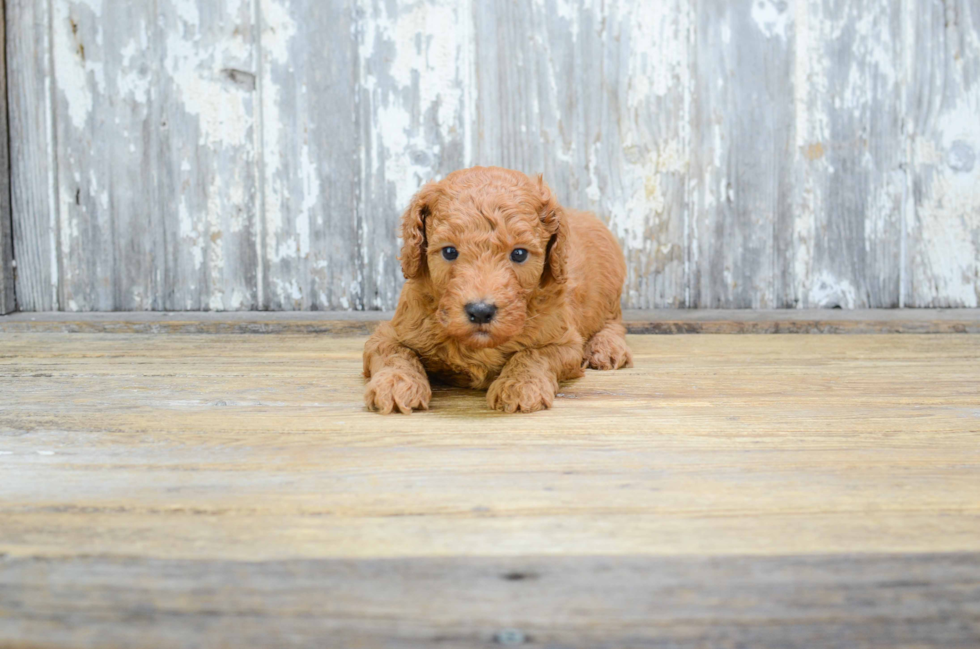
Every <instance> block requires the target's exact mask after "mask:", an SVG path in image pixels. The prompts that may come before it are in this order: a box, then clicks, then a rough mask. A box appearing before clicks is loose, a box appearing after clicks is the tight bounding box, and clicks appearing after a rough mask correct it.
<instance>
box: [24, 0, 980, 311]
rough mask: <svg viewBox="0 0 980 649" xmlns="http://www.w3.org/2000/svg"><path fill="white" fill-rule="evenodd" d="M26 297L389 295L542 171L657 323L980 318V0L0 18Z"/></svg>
mask: <svg viewBox="0 0 980 649" xmlns="http://www.w3.org/2000/svg"><path fill="white" fill-rule="evenodd" d="M7 5H8V13H9V16H8V32H9V44H8V48H9V49H8V51H9V57H10V61H11V66H10V78H9V82H10V85H11V104H10V121H11V127H12V133H13V138H12V140H13V141H12V149H11V150H12V154H13V170H12V180H13V205H14V214H15V218H14V234H15V250H16V254H17V262H18V267H19V272H18V275H17V291H18V300H19V304H20V307H21V308H23V309H25V310H50V309H62V310H119V309H121V310H143V309H156V310H197V309H212V310H220V309H289V310H291V309H378V308H391V307H392V306H393V304H394V303H395V301H396V299H397V294H398V289H399V286H400V273H399V270H398V264H397V261H396V253H397V241H396V238H395V223H396V221H397V218H398V216H399V214H400V213H401V211H402V210H403V209H404V207H405V205H406V203H407V201H408V200H409V197H410V196H411V194H412V193H413V192H414V191H415V189H416V188H417V187H418V186H419V185H420V183H422V182H423V181H425V180H427V179H429V178H432V177H436V176H439V175H442V174H445V173H446V172H448V171H450V170H453V169H456V168H459V167H464V166H469V165H473V164H498V165H503V166H507V167H512V168H518V169H522V170H525V171H529V172H535V171H542V172H544V173H545V176H546V178H547V179H548V181H549V182H550V183H551V185H552V186H553V187H554V188H555V189H556V190H557V192H558V194H559V195H560V197H561V198H562V200H563V201H564V202H565V203H567V204H569V205H573V206H576V207H582V208H589V209H594V210H596V211H597V212H598V213H599V214H600V215H602V216H603V218H605V219H607V221H608V222H609V224H610V226H611V227H612V229H613V231H614V232H615V233H616V234H617V235H618V237H619V238H620V240H621V241H622V244H623V246H624V248H625V250H626V253H627V257H628V259H629V263H630V273H629V279H628V286H627V291H626V295H625V303H626V305H627V306H629V307H633V308H649V307H739V308H741V307H754V308H780V307H831V306H842V307H845V308H848V307H854V308H857V307H894V306H923V307H925V306H932V307H939V306H969V307H975V306H978V305H980V164H977V160H976V158H977V152H978V151H980V0H946V1H945V2H939V1H937V0H835V1H831V0H797V1H795V2H793V1H776V0H662V1H658V2H648V1H646V0H606V1H605V2H598V1H595V2H588V1H585V0H582V1H579V2H576V1H571V0H535V1H533V2H532V1H528V2H523V1H520V2H518V1H514V0H493V1H488V2H475V1H472V0H460V1H451V0H425V1H420V2H394V1H393V0H388V1H383V0H350V1H348V2H322V1H318V0H209V1H207V2H205V1H204V0H157V1H155V2H150V1H149V0H137V1H132V0H49V1H48V2H39V1H38V0H7Z"/></svg>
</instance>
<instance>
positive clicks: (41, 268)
mask: <svg viewBox="0 0 980 649" xmlns="http://www.w3.org/2000/svg"><path fill="white" fill-rule="evenodd" d="M6 11H7V16H6V18H7V30H6V36H7V56H8V60H9V61H10V62H11V63H10V65H8V66H7V82H8V84H9V85H8V93H7V97H8V106H7V109H8V111H9V117H10V181H11V188H10V198H11V210H12V213H13V234H14V245H15V247H16V250H17V264H18V269H17V281H16V294H17V301H18V306H19V308H21V309H22V310H24V311H52V310H57V309H59V307H60V306H61V300H60V296H59V283H60V280H59V267H60V264H59V249H60V245H59V243H58V238H59V226H58V217H57V202H56V198H55V192H54V188H55V183H56V178H55V177H56V173H57V165H56V164H55V160H54V146H55V141H54V133H53V129H52V107H51V86H50V84H51V56H50V51H51V50H50V40H51V39H50V33H51V30H50V18H51V17H50V13H49V4H48V3H43V2H35V0H6Z"/></svg>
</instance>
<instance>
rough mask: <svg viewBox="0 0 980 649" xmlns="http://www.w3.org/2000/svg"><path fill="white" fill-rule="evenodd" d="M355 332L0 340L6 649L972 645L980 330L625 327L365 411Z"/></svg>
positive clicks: (1, 613) (1, 604)
mask: <svg viewBox="0 0 980 649" xmlns="http://www.w3.org/2000/svg"><path fill="white" fill-rule="evenodd" d="M363 342H364V337H354V338H335V337H315V336H276V335H270V336H127V335H116V336H99V335H84V334H75V335H61V334H3V335H0V394H3V402H2V408H0V645H3V646H11V647H21V646H25V647H27V646H29V647H104V646H120V647H129V646H145V645H147V644H152V645H154V646H162V647H191V646H202V645H207V646H211V645H215V644H221V643H224V644H227V645H229V646H270V645H275V646H323V645H324V644H326V645H337V646H368V647H382V646H396V647H398V646H429V645H439V646H450V647H470V646H487V645H490V644H492V643H493V642H498V643H499V642H501V639H504V640H508V639H513V638H515V637H516V638H520V637H521V636H520V635H515V633H514V631H510V632H508V631H507V630H508V629H517V630H519V631H520V634H522V635H523V637H524V639H525V640H526V641H527V642H529V643H531V644H540V645H542V646H553V647H596V646H599V647H610V648H612V647H620V646H642V647H667V646H681V647H715V646H759V647H786V646H789V647H813V646H840V647H923V646H944V647H948V646H953V647H964V648H966V647H973V646H975V645H976V643H977V640H978V637H980V609H978V601H980V600H978V596H977V594H978V588H980V574H978V573H977V566H978V565H980V562H978V558H980V504H978V503H980V501H978V499H977V497H976V496H977V494H978V493H980V451H978V449H980V445H978V444H977V440H978V438H980V409H978V406H980V402H978V400H977V392H976V386H977V384H978V382H980V343H978V339H977V337H976V336H888V335H877V336H817V337H797V336H741V337H731V336H711V337H698V336H664V337H658V336H640V337H636V336H634V337H631V338H630V344H631V345H632V347H633V350H634V353H635V356H636V367H635V368H633V369H630V370H624V371H620V372H615V373H601V372H589V373H588V374H587V375H586V377H585V378H584V379H581V380H578V381H575V382H572V383H569V384H566V385H564V386H563V387H562V391H561V395H560V398H559V399H558V400H557V402H556V406H555V408H554V409H553V410H550V411H547V412H544V413H538V414H535V415H530V416H526V417H514V416H506V415H501V414H498V413H495V412H492V411H489V410H488V409H486V406H485V397H484V395H483V394H482V393H478V392H472V391H466V390H456V389H447V388H439V389H437V390H436V393H435V396H434V399H433V402H432V410H431V411H429V412H426V413H418V414H415V415H412V416H411V417H382V416H380V415H376V414H373V413H369V412H366V411H365V410H364V407H363V403H362V401H361V391H362V388H363V379H362V378H361V377H360V374H359V371H360V352H361V348H362V346H363ZM502 633H503V634H504V635H501V634H502Z"/></svg>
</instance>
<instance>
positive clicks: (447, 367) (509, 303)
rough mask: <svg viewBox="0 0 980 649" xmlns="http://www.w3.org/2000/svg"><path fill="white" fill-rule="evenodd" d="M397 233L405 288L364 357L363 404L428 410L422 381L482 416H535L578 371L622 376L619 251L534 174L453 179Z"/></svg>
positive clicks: (425, 199) (426, 190)
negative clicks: (477, 406)
mask: <svg viewBox="0 0 980 649" xmlns="http://www.w3.org/2000/svg"><path fill="white" fill-rule="evenodd" d="M401 226H402V239H403V241H404V246H403V248H402V250H401V258H400V259H401V264H402V270H403V272H404V274H405V278H406V280H407V282H406V283H405V286H404V288H403V289H402V293H401V298H400V299H399V302H398V308H397V310H396V311H395V317H394V319H393V320H392V321H391V322H390V323H386V324H383V325H381V326H380V327H379V328H378V329H377V331H376V332H375V333H374V335H373V336H371V338H370V340H368V342H367V345H366V346H365V348H364V376H365V377H366V378H368V379H369V381H368V384H367V387H366V390H365V393H364V401H365V403H366V404H367V407H368V408H370V409H372V410H377V411H380V412H382V413H385V414H387V413H391V412H393V411H395V410H398V411H400V412H403V413H405V414H409V413H411V412H412V410H419V409H423V410H425V409H428V406H429V399H430V398H431V397H432V390H431V389H430V387H429V377H432V378H434V379H437V380H439V381H442V382H444V383H449V384H451V385H456V386H460V387H466V388H474V389H479V390H487V402H488V404H489V406H490V407H491V408H494V409H497V410H502V411H504V412H534V411H536V410H542V409H544V408H549V407H551V404H552V403H553V402H554V399H555V395H556V394H557V392H558V383H559V381H563V380H566V379H573V378H577V377H580V376H583V374H584V372H583V368H584V367H591V368H594V369H597V370H614V369H619V368H621V367H632V364H633V359H632V354H631V353H630V350H629V347H627V345H626V338H625V335H626V329H625V328H624V327H623V324H622V311H621V308H620V303H619V301H620V295H621V293H622V288H623V279H624V277H625V275H626V263H625V261H624V259H623V253H622V251H621V250H620V248H619V245H618V244H617V243H616V240H615V239H614V238H613V236H612V233H611V232H609V230H608V229H607V228H606V226H605V225H603V224H602V222H601V221H599V220H598V219H597V218H596V217H595V216H593V215H592V214H588V213H585V212H577V211H573V210H566V209H564V208H562V206H561V205H559V204H558V201H556V200H555V198H554V196H552V194H551V191H550V190H549V189H548V187H547V186H546V185H545V184H544V182H543V180H542V179H541V177H540V176H539V177H537V178H536V179H533V180H532V179H530V178H528V177H527V176H525V175H524V174H522V173H520V172H517V171H510V170H508V169H500V168H497V167H474V168H473V169H465V170H462V171H457V172H454V173H452V174H449V175H448V176H447V177H446V178H445V179H444V180H442V181H440V182H432V183H429V184H428V185H426V186H424V187H423V188H422V189H421V191H419V193H418V194H416V195H415V197H414V198H413V199H412V204H411V206H409V208H408V211H406V212H405V214H404V216H403V217H402V224H401Z"/></svg>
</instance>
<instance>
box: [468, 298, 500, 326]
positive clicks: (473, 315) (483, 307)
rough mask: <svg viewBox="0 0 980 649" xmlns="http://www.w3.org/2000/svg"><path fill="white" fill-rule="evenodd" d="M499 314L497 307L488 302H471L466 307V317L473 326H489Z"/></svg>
mask: <svg viewBox="0 0 980 649" xmlns="http://www.w3.org/2000/svg"><path fill="white" fill-rule="evenodd" d="M496 314H497V307H495V306H494V305H492V304H487V303H486V302H470V303H469V304H467V305H466V315H468V316H469V317H470V322H472V323H473V324H487V323H488V322H490V321H491V320H493V316H495V315H496Z"/></svg>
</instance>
